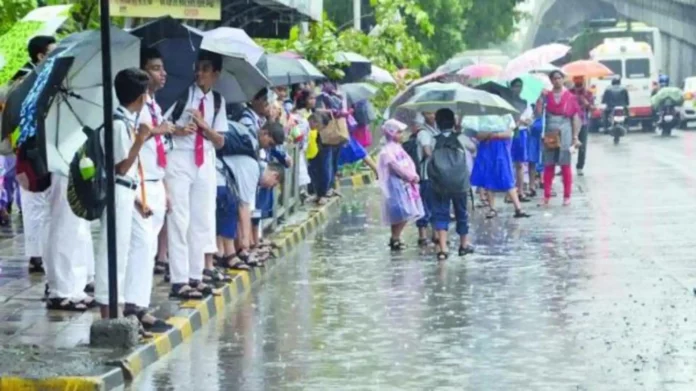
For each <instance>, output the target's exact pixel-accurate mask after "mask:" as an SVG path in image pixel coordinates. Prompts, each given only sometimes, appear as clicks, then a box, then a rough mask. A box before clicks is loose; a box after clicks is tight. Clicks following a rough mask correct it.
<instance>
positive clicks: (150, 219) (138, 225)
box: [123, 48, 174, 333]
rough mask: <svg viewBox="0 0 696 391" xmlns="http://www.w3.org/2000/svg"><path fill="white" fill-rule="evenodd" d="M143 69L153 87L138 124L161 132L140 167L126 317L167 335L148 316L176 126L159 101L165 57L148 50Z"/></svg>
mask: <svg viewBox="0 0 696 391" xmlns="http://www.w3.org/2000/svg"><path fill="white" fill-rule="evenodd" d="M140 68H141V69H142V70H143V71H145V72H147V74H148V76H149V77H150V84H149V85H148V89H147V99H146V101H145V105H144V106H143V109H142V110H141V111H140V116H139V118H138V121H139V122H140V123H141V124H147V125H149V126H150V127H151V128H152V129H157V130H156V132H157V133H162V134H155V135H154V136H153V137H151V138H149V139H148V140H147V141H146V142H145V145H143V148H142V150H141V152H140V164H141V166H142V172H141V173H139V174H142V175H143V177H142V178H140V183H139V185H140V186H144V187H145V191H146V200H143V199H142V198H141V196H140V195H141V194H142V193H141V192H137V194H136V201H135V202H136V204H139V205H140V208H142V206H143V205H144V204H146V205H147V208H148V212H149V213H147V214H141V213H133V221H132V229H131V243H130V246H131V247H130V253H129V255H128V265H127V267H126V285H125V291H124V295H125V300H126V307H125V308H124V310H123V315H124V316H129V315H135V316H136V317H137V318H138V320H139V321H140V323H141V324H142V325H143V327H144V328H145V330H147V331H151V332H155V333H163V332H165V331H167V330H169V329H170V328H171V325H168V324H167V323H164V321H162V320H160V319H157V318H155V317H154V316H152V315H150V314H149V313H148V307H149V306H150V298H151V296H152V282H153V279H154V276H153V274H152V273H149V270H151V269H153V268H154V263H155V253H156V252H157V237H158V233H159V232H160V230H161V229H162V226H163V225H164V217H165V215H166V212H167V209H168V205H167V188H166V184H165V183H164V176H165V173H166V171H165V170H166V167H167V152H169V151H170V150H171V139H169V138H167V137H166V135H168V134H169V133H171V132H172V131H173V130H174V125H173V124H172V123H170V122H167V121H165V120H164V118H163V117H162V109H161V108H160V107H159V105H158V104H157V102H155V92H156V91H157V90H159V89H161V88H162V87H164V84H165V82H166V80H167V72H166V71H165V69H164V63H163V61H162V55H161V54H160V53H159V51H157V49H150V48H146V49H143V50H142V51H141V53H140Z"/></svg>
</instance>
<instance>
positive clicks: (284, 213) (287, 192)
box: [261, 144, 302, 232]
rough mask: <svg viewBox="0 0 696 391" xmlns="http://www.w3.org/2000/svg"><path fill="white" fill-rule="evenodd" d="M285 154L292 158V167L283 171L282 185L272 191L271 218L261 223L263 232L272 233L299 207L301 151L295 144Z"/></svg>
mask: <svg viewBox="0 0 696 391" xmlns="http://www.w3.org/2000/svg"><path fill="white" fill-rule="evenodd" d="M285 152H286V153H287V154H288V155H289V156H291V157H292V167H291V168H289V169H286V170H285V175H284V177H283V183H281V184H280V186H278V187H277V188H275V189H274V191H273V210H272V214H271V218H268V219H265V220H263V221H262V222H261V227H262V229H263V231H264V232H273V231H274V230H275V229H276V228H277V227H278V225H279V224H281V223H282V222H283V221H284V220H286V219H287V218H288V217H289V216H291V215H292V214H294V213H295V212H296V211H297V209H298V208H299V207H300V205H301V203H302V200H301V199H300V154H301V153H302V151H301V150H300V149H299V148H298V147H297V145H295V144H290V145H287V146H286V147H285Z"/></svg>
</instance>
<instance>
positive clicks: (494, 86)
mask: <svg viewBox="0 0 696 391" xmlns="http://www.w3.org/2000/svg"><path fill="white" fill-rule="evenodd" d="M476 89H477V90H482V91H486V92H490V93H491V94H494V95H498V96H499V97H501V98H503V99H505V101H506V102H508V103H510V105H511V106H512V107H514V108H515V109H516V110H517V111H518V112H519V113H520V114H521V113H523V112H524V110H525V109H526V108H527V101H525V100H524V99H522V98H520V97H519V96H517V95H515V93H514V92H513V91H512V89H510V87H509V86H508V85H507V84H503V83H502V82H498V81H489V82H486V83H483V84H481V85H479V86H477V87H476ZM514 117H515V119H519V114H514Z"/></svg>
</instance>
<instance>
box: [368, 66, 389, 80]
mask: <svg viewBox="0 0 696 391" xmlns="http://www.w3.org/2000/svg"><path fill="white" fill-rule="evenodd" d="M367 80H369V81H373V82H375V83H385V84H396V80H394V76H392V75H391V73H389V71H388V70H386V69H384V68H380V67H378V66H377V65H373V66H372V73H370V76H368V77H367Z"/></svg>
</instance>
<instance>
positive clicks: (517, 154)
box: [506, 78, 534, 202]
mask: <svg viewBox="0 0 696 391" xmlns="http://www.w3.org/2000/svg"><path fill="white" fill-rule="evenodd" d="M523 86H524V85H523V82H522V79H519V78H518V79H514V80H513V81H511V82H510V90H511V91H512V93H513V94H515V96H517V97H519V96H520V93H521V92H522V87H523ZM522 102H524V106H523V107H519V108H518V107H516V108H518V109H520V110H521V111H520V117H519V120H518V121H517V130H516V131H515V135H514V137H513V138H512V146H511V154H512V161H513V163H514V165H515V183H516V184H517V195H518V197H519V199H520V202H529V201H530V200H529V198H527V195H526V194H525V193H524V169H525V166H526V165H527V163H528V162H529V153H528V152H529V151H528V148H527V144H528V140H529V129H528V127H529V125H530V124H531V123H532V121H533V120H534V112H533V111H532V107H531V106H530V105H529V104H528V103H527V102H526V101H524V100H523V99H522V98H520V103H522ZM522 108H524V109H523V110H522ZM509 201H510V199H509V198H507V199H506V202H509Z"/></svg>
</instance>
